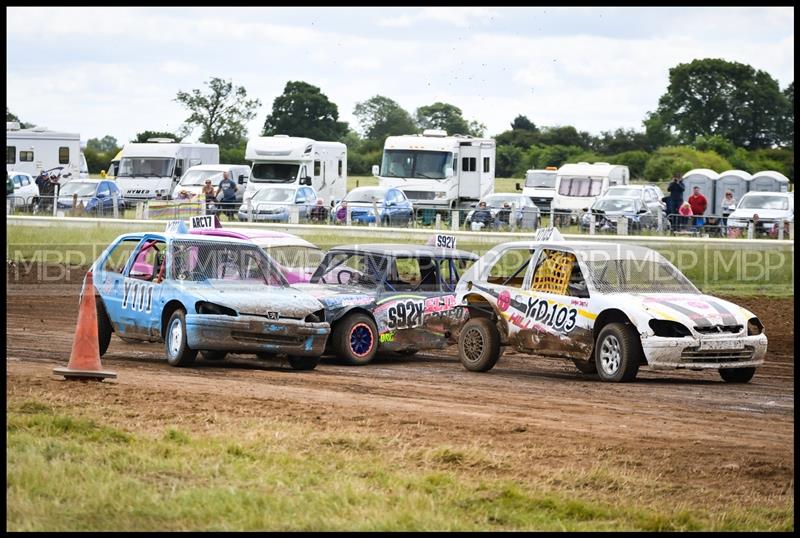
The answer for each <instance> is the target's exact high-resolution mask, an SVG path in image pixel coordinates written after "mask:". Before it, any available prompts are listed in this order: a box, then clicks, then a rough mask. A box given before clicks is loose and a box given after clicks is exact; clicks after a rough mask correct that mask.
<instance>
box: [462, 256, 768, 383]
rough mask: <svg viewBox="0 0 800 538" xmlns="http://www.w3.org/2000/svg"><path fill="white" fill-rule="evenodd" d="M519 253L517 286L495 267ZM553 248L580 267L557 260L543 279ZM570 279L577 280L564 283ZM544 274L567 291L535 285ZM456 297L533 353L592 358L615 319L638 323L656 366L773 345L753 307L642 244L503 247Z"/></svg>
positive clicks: (726, 364)
mask: <svg viewBox="0 0 800 538" xmlns="http://www.w3.org/2000/svg"><path fill="white" fill-rule="evenodd" d="M511 251H514V252H518V253H520V254H519V256H518V257H519V259H520V260H522V262H521V263H520V264H519V267H520V270H519V273H520V274H517V275H511V276H509V277H508V278H509V279H511V278H512V277H514V278H516V280H515V281H514V282H513V285H503V282H501V281H502V279H503V278H504V277H503V276H501V277H497V276H494V275H496V274H497V273H498V272H500V271H499V269H498V267H500V265H501V260H503V259H509V256H508V255H509V253H510V252H511ZM525 253H527V255H529V256H530V259H528V260H525V259H524V258H525ZM547 256H550V257H551V258H552V259H555V258H554V256H562V257H563V258H565V259H572V260H573V265H572V267H571V268H569V270H566V271H565V272H563V274H562V273H560V272H559V270H560V268H558V267H557V268H556V269H553V270H551V271H550V273H549V274H547V275H545V277H541V273H546V271H545V270H544V269H543V266H544V265H545V264H546V262H547V261H548V260H546V257H547ZM525 263H527V264H528V265H527V266H525V265H524V264H525ZM537 264H538V265H537ZM512 265H513V264H512ZM553 267H556V265H553ZM563 267H568V266H567V265H563ZM523 270H524V274H523ZM570 271H571V272H570ZM637 271H638V272H637ZM509 272H511V271H509ZM640 273H641V274H640ZM567 275H570V276H569V277H567ZM574 275H578V276H579V277H581V278H573V276H574ZM562 277H563V278H564V279H566V278H569V279H570V281H569V283H567V282H566V281H565V282H559V281H558V280H559V278H562ZM648 279H649V280H648ZM537 282H538V283H537ZM541 282H544V283H545V285H551V286H556V287H557V286H559V285H563V286H562V287H563V291H562V292H561V293H553V292H552V291H542V290H541V289H536V288H537V286H538V285H539V284H540V283H541ZM542 287H545V286H544V285H543V286H542ZM576 290H579V291H576ZM575 295H582V296H575ZM456 300H457V302H458V303H459V304H461V305H464V306H465V307H470V308H475V309H476V310H483V311H488V313H489V315H490V316H492V317H493V319H494V320H495V322H496V325H497V328H498V331H499V333H500V337H501V342H502V344H504V345H508V346H510V347H513V348H514V349H516V350H517V351H520V352H525V353H530V354H537V355H544V356H552V357H562V358H568V359H573V360H578V361H592V360H594V358H593V351H594V347H595V342H596V339H597V336H598V333H599V331H600V329H601V328H602V326H603V325H604V323H606V322H608V320H609V319H613V320H615V321H618V320H627V323H630V324H631V325H632V326H633V327H635V329H636V332H637V333H638V336H639V338H640V341H641V346H642V352H643V355H644V359H645V360H646V362H647V365H649V366H650V367H651V368H653V369H676V368H691V369H722V368H745V367H757V366H761V365H762V364H763V363H764V356H765V354H766V349H767V337H766V334H764V331H763V330H760V329H754V330H755V331H757V332H758V334H750V331H751V328H750V327H749V324H750V323H751V321H752V320H755V321H753V323H754V325H760V322H758V320H757V318H756V316H755V315H754V314H753V313H752V312H750V311H748V310H746V309H744V308H742V307H740V306H738V305H736V304H734V303H731V302H729V301H725V300H722V299H719V298H716V297H713V296H710V295H705V294H702V293H700V292H699V291H698V290H697V289H696V288H695V287H694V286H693V285H692V284H691V283H690V282H689V281H688V280H687V279H686V278H685V277H684V276H683V275H682V274H681V273H680V271H679V270H678V269H677V268H675V267H674V266H673V265H672V264H670V263H669V262H668V261H666V260H664V259H663V257H661V256H660V255H659V254H658V253H657V252H655V251H652V250H651V249H646V248H643V247H633V246H627V245H625V246H622V245H615V244H607V243H594V242H591V243H590V242H586V243H574V242H567V241H547V242H541V241H540V242H514V243H506V244H503V245H498V246H496V247H494V248H493V249H491V250H490V251H489V252H487V253H486V254H485V255H484V256H483V257H482V258H481V259H480V260H479V261H478V262H477V263H476V264H475V265H474V266H473V267H472V268H471V269H470V270H469V271H468V272H466V273H465V274H464V275H463V276H462V278H461V281H460V282H459V284H458V286H457V288H456ZM598 319H600V321H601V323H600V324H599V325H598V324H597V321H598ZM653 322H656V323H655V327H658V328H659V329H658V330H659V331H668V330H675V331H681V334H657V331H656V329H654V324H653ZM665 323H666V324H665ZM659 324H662V325H659ZM661 327H664V328H661ZM684 333H685V334H684Z"/></svg>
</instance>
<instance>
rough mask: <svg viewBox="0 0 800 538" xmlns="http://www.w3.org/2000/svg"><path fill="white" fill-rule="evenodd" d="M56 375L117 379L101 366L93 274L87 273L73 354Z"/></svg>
mask: <svg viewBox="0 0 800 538" xmlns="http://www.w3.org/2000/svg"><path fill="white" fill-rule="evenodd" d="M53 373H54V374H58V375H63V376H64V377H66V378H67V379H84V380H85V379H96V380H99V381H102V380H103V379H104V378H106V377H110V378H112V379H113V378H116V377H117V374H115V373H114V372H104V371H103V370H102V366H101V365H100V344H99V342H98V337H97V306H96V305H95V299H94V282H93V279H92V272H91V271H89V272H88V273H86V285H85V286H84V288H83V297H82V298H81V306H80V311H79V312H78V326H77V328H76V329H75V340H74V341H73V342H72V354H71V355H70V357H69V364H68V365H67V367H66V368H54V369H53Z"/></svg>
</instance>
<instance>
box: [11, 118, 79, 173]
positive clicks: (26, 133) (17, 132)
mask: <svg viewBox="0 0 800 538" xmlns="http://www.w3.org/2000/svg"><path fill="white" fill-rule="evenodd" d="M85 162H86V161H85V159H84V157H83V153H82V152H81V137H80V135H79V134H78V133H64V132H61V131H51V130H48V129H47V128H46V127H33V128H31V129H20V125H19V122H16V121H9V122H6V170H7V171H8V170H16V171H17V172H26V173H28V174H31V175H32V176H34V177H36V176H37V175H39V172H41V171H42V170H50V169H51V168H57V167H63V169H62V170H61V176H62V177H68V179H73V178H77V177H79V176H80V174H81V171H82V168H83V167H82V165H83V164H85ZM68 174H69V176H68Z"/></svg>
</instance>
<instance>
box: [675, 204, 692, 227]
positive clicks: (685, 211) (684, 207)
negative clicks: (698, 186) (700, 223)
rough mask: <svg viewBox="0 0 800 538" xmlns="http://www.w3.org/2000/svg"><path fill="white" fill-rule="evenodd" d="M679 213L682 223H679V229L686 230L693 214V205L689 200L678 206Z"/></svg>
mask: <svg viewBox="0 0 800 538" xmlns="http://www.w3.org/2000/svg"><path fill="white" fill-rule="evenodd" d="M678 215H680V217H679V218H680V223H679V224H678V229H679V230H685V229H686V228H687V226H688V224H689V217H691V216H692V206H691V205H690V204H689V202H683V203H682V204H681V206H680V207H679V208H678Z"/></svg>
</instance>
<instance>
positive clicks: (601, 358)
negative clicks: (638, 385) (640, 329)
mask: <svg viewBox="0 0 800 538" xmlns="http://www.w3.org/2000/svg"><path fill="white" fill-rule="evenodd" d="M594 355H595V366H596V367H597V375H599V376H600V379H602V380H603V381H609V382H613V383H620V382H628V381H633V380H634V379H635V378H636V374H637V373H638V372H639V363H640V361H641V359H642V346H641V342H640V341H639V337H638V335H637V334H636V332H635V331H634V330H633V328H632V327H631V326H630V325H626V324H624V323H609V324H608V325H606V326H605V327H603V328H602V329H601V330H600V334H599V335H597V341H596V342H595V346H594Z"/></svg>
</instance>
